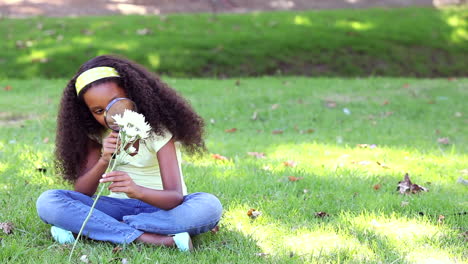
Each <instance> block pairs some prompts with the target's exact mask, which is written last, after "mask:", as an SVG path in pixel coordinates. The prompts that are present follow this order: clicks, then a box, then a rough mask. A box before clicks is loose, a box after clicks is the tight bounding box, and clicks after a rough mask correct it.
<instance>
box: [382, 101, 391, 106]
mask: <svg viewBox="0 0 468 264" xmlns="http://www.w3.org/2000/svg"><path fill="white" fill-rule="evenodd" d="M389 103H390V102H389V101H388V100H385V101H384V102H383V103H382V105H388V104H389Z"/></svg>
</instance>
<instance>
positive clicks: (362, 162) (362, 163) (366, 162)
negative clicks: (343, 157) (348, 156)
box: [351, 160, 372, 166]
mask: <svg viewBox="0 0 468 264" xmlns="http://www.w3.org/2000/svg"><path fill="white" fill-rule="evenodd" d="M351 163H352V164H358V165H362V166H367V165H369V164H372V161H368V160H361V161H351Z"/></svg>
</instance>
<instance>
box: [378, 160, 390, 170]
mask: <svg viewBox="0 0 468 264" xmlns="http://www.w3.org/2000/svg"><path fill="white" fill-rule="evenodd" d="M377 165H379V166H380V167H382V168H384V169H390V167H388V166H387V165H385V163H380V162H378V161H377Z"/></svg>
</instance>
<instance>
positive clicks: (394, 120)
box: [0, 77, 468, 263]
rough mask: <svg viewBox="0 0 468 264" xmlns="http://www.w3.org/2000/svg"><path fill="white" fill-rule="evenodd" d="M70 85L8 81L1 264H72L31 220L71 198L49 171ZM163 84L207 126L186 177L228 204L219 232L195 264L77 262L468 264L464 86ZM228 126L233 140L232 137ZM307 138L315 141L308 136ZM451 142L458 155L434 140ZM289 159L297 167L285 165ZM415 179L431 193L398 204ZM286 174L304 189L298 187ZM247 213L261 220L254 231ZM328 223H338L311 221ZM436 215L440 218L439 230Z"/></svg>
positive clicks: (188, 259) (82, 250)
mask: <svg viewBox="0 0 468 264" xmlns="http://www.w3.org/2000/svg"><path fill="white" fill-rule="evenodd" d="M65 82H66V81H65V80H61V79H58V80H43V79H35V80H28V81H24V80H8V81H1V82H0V87H5V86H6V85H10V86H11V90H10V91H5V90H0V106H1V107H0V123H1V134H0V177H1V178H0V204H1V205H0V206H1V208H2V210H0V222H12V223H14V225H15V230H14V233H13V234H11V235H6V234H3V233H2V232H0V259H1V260H2V262H5V261H6V262H7V263H65V262H66V259H67V257H68V254H69V252H70V247H66V246H61V245H58V244H56V243H54V242H53V240H52V238H51V236H50V234H49V226H48V225H46V224H44V223H42V222H41V221H40V220H39V218H38V217H37V215H36V212H35V200H36V198H37V197H38V196H39V194H40V193H41V192H43V191H45V190H47V189H51V188H71V186H69V185H66V184H64V183H63V182H62V181H61V180H60V179H59V178H58V177H57V176H55V175H54V171H53V168H52V159H53V156H52V151H53V144H54V130H55V116H56V111H57V104H58V101H59V96H60V93H61V90H62V87H63V86H64V85H65ZM168 82H169V83H170V85H172V86H173V87H175V88H176V89H177V90H179V91H180V92H181V93H182V94H183V95H184V96H186V97H187V98H188V99H189V100H190V101H191V102H192V104H193V105H194V107H195V108H196V109H197V111H198V112H199V113H200V114H201V115H202V116H203V117H204V118H205V119H206V121H207V145H208V148H209V150H210V152H209V153H208V154H207V155H205V156H203V157H199V158H195V157H188V156H187V157H185V162H184V163H183V170H184V175H185V178H186V183H187V185H188V188H189V191H191V192H196V191H205V192H210V193H213V194H215V195H217V196H218V197H219V198H220V200H221V201H222V203H223V205H224V215H223V218H222V221H221V224H220V228H221V229H220V232H218V233H217V234H211V233H207V234H203V235H200V236H198V237H197V238H195V240H194V243H195V247H196V250H195V252H194V253H192V254H191V255H189V256H188V255H185V254H181V253H179V252H177V251H176V250H173V249H163V248H155V247H150V246H144V245H129V246H127V247H126V248H124V250H123V251H121V252H118V253H112V249H113V248H114V245H111V244H108V243H99V242H93V241H86V240H85V241H82V243H80V244H79V246H78V248H77V251H76V255H75V256H74V260H75V261H74V262H76V263H79V260H78V259H79V257H80V256H81V255H88V256H89V259H90V261H91V262H92V263H121V259H119V258H126V259H127V260H128V261H129V262H130V263H156V262H157V263H303V262H310V263H467V261H468V255H467V251H466V248H467V240H466V235H465V237H463V235H462V234H463V233H464V232H465V234H466V232H467V231H468V215H457V213H461V212H467V211H468V204H467V200H466V197H467V191H468V189H467V188H468V186H465V185H462V184H460V183H457V179H458V178H459V177H464V178H465V179H466V178H468V175H466V169H468V167H467V164H468V155H467V151H468V144H467V143H468V141H467V135H468V126H467V122H468V120H467V116H468V111H467V110H468V109H467V106H466V100H465V99H466V98H467V93H468V89H467V87H468V79H455V80H442V79H436V80H416V79H390V78H371V79H326V78H319V79H310V78H273V77H269V78H258V79H240V81H239V83H238V85H236V80H235V79H227V80H209V79H193V80H190V79H168ZM326 101H333V102H335V103H336V107H334V108H333V107H332V108H330V107H327V106H326V105H327V103H326ZM276 104H277V105H276ZM328 104H330V103H328ZM272 106H273V107H272ZM344 108H346V109H348V110H349V111H350V114H349V115H347V114H345V113H344V111H343V109H344ZM255 112H256V117H257V118H256V120H253V119H252V116H253V115H254V113H255ZM231 128H237V131H236V132H234V133H226V132H225V130H226V129H231ZM308 129H314V132H313V133H300V130H303V131H307V130H308ZM273 130H282V131H283V133H282V134H272V131H273ZM444 137H447V138H449V140H450V144H448V145H445V144H440V143H438V142H437V140H438V139H439V138H444ZM46 138H48V140H45V139H46ZM357 144H376V145H377V147H376V148H361V147H358V146H357ZM247 152H263V153H265V156H266V157H265V158H263V159H257V158H255V157H252V156H249V155H248V154H247ZM210 154H220V155H223V156H226V157H227V158H228V159H229V160H228V161H219V160H215V159H213V158H212V156H211V155H210ZM285 161H295V162H296V163H297V166H295V167H286V166H284V164H283V162H285ZM377 162H380V163H381V164H382V163H384V164H385V165H386V166H387V167H388V168H384V167H382V166H379V165H378V164H377ZM38 168H43V169H46V171H45V172H40V171H39V170H38ZM464 171H465V172H464ZM406 172H407V173H409V174H410V176H411V179H412V180H413V181H414V182H415V183H417V184H420V185H422V186H425V187H427V188H429V192H427V193H421V194H418V195H407V196H404V195H400V194H398V193H397V192H396V191H395V190H396V187H397V184H398V181H400V180H402V178H403V175H404V173H406ZM288 176H295V177H303V179H301V180H299V181H296V182H290V181H288V179H287V177H288ZM376 184H380V186H381V187H380V189H378V190H375V189H374V188H373V187H374V186H375V185H376ZM403 202H406V203H407V205H404V204H405V203H403ZM250 208H255V209H257V210H259V211H261V212H262V215H261V216H260V217H258V218H257V219H255V220H251V219H250V218H249V217H248V216H247V211H248V210H249V209H250ZM319 211H324V212H327V213H328V214H329V217H326V218H323V219H321V218H316V217H314V215H315V213H316V212H319ZM420 212H421V213H423V214H424V215H422V216H421V215H420ZM439 215H444V216H445V219H444V220H443V222H442V223H439V222H438V217H439ZM255 253H268V255H266V256H264V257H260V256H257V255H255ZM431 261H432V262H431ZM437 261H438V262H437Z"/></svg>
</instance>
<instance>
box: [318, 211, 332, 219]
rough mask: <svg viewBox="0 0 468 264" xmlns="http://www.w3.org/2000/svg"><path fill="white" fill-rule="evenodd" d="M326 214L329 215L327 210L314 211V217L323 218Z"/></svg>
mask: <svg viewBox="0 0 468 264" xmlns="http://www.w3.org/2000/svg"><path fill="white" fill-rule="evenodd" d="M327 216H330V215H329V214H328V213H327V212H316V213H315V217H317V218H324V217H327Z"/></svg>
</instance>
